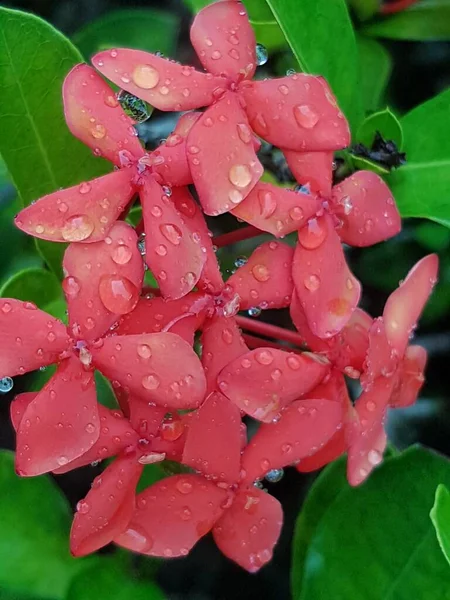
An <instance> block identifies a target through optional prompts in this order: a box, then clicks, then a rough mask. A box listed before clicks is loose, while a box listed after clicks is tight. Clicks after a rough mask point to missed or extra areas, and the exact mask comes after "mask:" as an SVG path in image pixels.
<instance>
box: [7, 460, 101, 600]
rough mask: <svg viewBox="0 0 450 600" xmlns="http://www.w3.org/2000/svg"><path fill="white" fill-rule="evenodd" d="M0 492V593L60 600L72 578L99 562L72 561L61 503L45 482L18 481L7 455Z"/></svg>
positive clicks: (65, 509) (67, 513)
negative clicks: (4, 591)
mask: <svg viewBox="0 0 450 600" xmlns="http://www.w3.org/2000/svg"><path fill="white" fill-rule="evenodd" d="M0 488H1V490H2V493H1V494H0V589H1V590H7V591H8V592H11V593H12V592H17V593H18V594H23V595H25V594H27V593H29V594H30V595H35V596H40V597H43V598H48V599H63V598H64V597H65V593H66V591H67V588H68V585H69V581H70V580H71V578H72V577H73V576H74V575H75V574H76V573H78V572H79V571H80V570H81V569H84V568H86V567H87V566H89V565H91V564H96V561H97V559H74V558H72V557H71V555H70V553H69V529H70V521H71V513H70V510H69V507H68V505H67V502H66V500H65V498H64V497H63V496H62V494H61V493H60V491H59V490H58V488H57V487H56V486H55V484H54V483H53V482H52V480H51V479H50V478H49V477H46V476H42V477H36V478H20V477H18V476H17V475H16V474H15V472H14V455H13V454H12V453H11V452H8V451H5V450H3V451H1V452H0Z"/></svg>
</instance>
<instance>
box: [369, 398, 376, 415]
mask: <svg viewBox="0 0 450 600" xmlns="http://www.w3.org/2000/svg"><path fill="white" fill-rule="evenodd" d="M376 407H377V405H376V404H375V402H374V401H373V400H368V401H367V402H366V408H367V410H368V411H369V412H373V411H374V410H375V409H376Z"/></svg>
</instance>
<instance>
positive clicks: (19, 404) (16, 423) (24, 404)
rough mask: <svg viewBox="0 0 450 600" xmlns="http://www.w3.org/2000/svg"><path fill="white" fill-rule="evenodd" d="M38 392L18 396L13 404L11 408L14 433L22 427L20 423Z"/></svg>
mask: <svg viewBox="0 0 450 600" xmlns="http://www.w3.org/2000/svg"><path fill="white" fill-rule="evenodd" d="M37 395H38V392H23V393H22V394H17V396H16V397H15V398H14V400H13V401H12V402H11V404H10V406H9V411H10V416H11V423H12V426H13V427H14V431H15V432H16V433H17V430H18V429H19V427H20V423H21V421H22V418H23V415H24V414H25V411H26V410H27V408H28V405H29V404H30V402H32V401H33V400H34V399H35V398H36V396H37Z"/></svg>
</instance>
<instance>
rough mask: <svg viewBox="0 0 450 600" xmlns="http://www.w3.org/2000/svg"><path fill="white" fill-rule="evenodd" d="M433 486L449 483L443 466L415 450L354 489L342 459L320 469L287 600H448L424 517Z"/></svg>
mask: <svg viewBox="0 0 450 600" xmlns="http://www.w3.org/2000/svg"><path fill="white" fill-rule="evenodd" d="M440 482H444V483H445V484H446V485H448V484H449V483H450V464H449V462H448V460H447V459H445V458H443V457H441V456H438V455H437V454H434V453H433V452H430V451H428V450H425V449H421V448H410V449H409V450H407V451H406V452H404V453H402V454H400V455H399V456H397V457H393V458H390V459H389V460H387V461H385V463H384V465H383V466H381V467H380V468H378V469H377V470H376V471H375V472H374V473H373V474H372V475H371V477H370V478H369V480H368V481H367V482H366V483H365V484H364V485H362V486H360V487H358V488H351V487H350V486H349V485H348V484H347V482H346V479H345V462H344V461H342V460H341V461H338V462H337V463H335V464H333V465H331V466H330V467H328V468H327V469H325V470H324V471H323V472H322V474H321V475H320V476H319V478H318V479H317V481H316V483H315V484H314V486H313V488H312V490H311V492H310V494H309V496H308V498H307V500H306V503H305V506H304V509H303V511H304V514H302V515H301V516H300V518H299V520H298V522H297V528H296V533H295V540H294V557H293V571H294V573H293V576H292V577H293V598H294V600H310V599H312V598H333V600H349V599H350V598H351V599H352V600H360V599H361V600H394V599H395V600H411V598H420V600H437V599H438V598H439V600H448V599H449V598H450V569H449V568H448V564H447V563H446V561H445V558H444V557H443V556H442V553H441V551H440V549H439V545H438V542H437V540H436V535H435V532H434V529H433V527H432V524H431V522H430V519H429V518H428V514H429V511H430V509H431V507H432V505H433V498H434V492H435V489H436V487H437V485H438V484H439V483H440ZM297 570H299V571H301V573H295V571H297Z"/></svg>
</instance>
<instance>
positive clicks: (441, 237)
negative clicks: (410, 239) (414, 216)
mask: <svg viewBox="0 0 450 600" xmlns="http://www.w3.org/2000/svg"><path fill="white" fill-rule="evenodd" d="M414 234H415V237H416V240H417V241H418V242H419V244H422V246H423V247H424V248H426V249H427V250H431V251H432V252H439V251H441V250H445V249H446V248H448V246H449V244H450V230H448V229H447V228H446V227H443V226H442V225H438V224H437V223H432V222H431V221H426V222H424V223H420V224H419V225H418V226H417V227H416V228H415V231H414Z"/></svg>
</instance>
